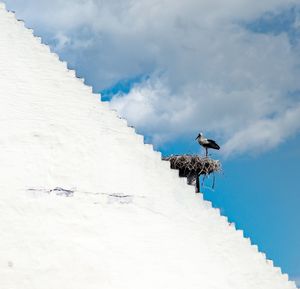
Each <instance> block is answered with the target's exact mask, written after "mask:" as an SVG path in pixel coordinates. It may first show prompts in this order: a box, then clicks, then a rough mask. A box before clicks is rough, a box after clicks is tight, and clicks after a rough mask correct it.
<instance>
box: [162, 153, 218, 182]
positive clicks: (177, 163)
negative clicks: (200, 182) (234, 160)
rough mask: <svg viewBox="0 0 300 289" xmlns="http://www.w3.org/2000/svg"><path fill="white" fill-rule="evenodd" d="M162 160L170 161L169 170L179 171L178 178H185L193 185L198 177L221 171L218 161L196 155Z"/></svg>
mask: <svg viewBox="0 0 300 289" xmlns="http://www.w3.org/2000/svg"><path fill="white" fill-rule="evenodd" d="M163 160H165V161H170V163H171V168H172V169H177V170H179V176H180V177H186V178H187V179H188V183H189V184H194V183H195V180H196V179H197V178H198V177H199V176H200V175H209V174H211V173H214V172H219V171H221V164H220V162H219V161H218V160H213V159H210V158H208V157H199V156H198V155H172V156H170V157H166V158H163Z"/></svg>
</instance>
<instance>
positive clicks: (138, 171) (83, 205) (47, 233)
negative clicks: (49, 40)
mask: <svg viewBox="0 0 300 289" xmlns="http://www.w3.org/2000/svg"><path fill="white" fill-rule="evenodd" d="M99 65H101V64H99ZM0 131H1V134H0V212H1V218H0V288H1V289H20V288H22V289H33V288H37V289H52V288H53V289H54V288H56V289H57V288H64V289H75V288H78V289H82V288H85V289H92V288H98V289H99V288H101V289H102V288H109V289H119V288H120V289H134V288H143V289H144V288H155V289H160V288H162V289H168V288H170V289H171V288H172V289H176V288H180V289H182V288H197V289H199V288H205V289H227V288H228V289H229V288H230V289H244V288H245V289H250V288H251V289H253V288H257V289H260V288H261V289H269V288H270V289H285V288H296V286H295V285H294V283H292V282H289V281H288V280H287V276H286V275H282V274H281V272H280V270H279V269H278V268H274V267H273V266H272V264H271V263H272V262H271V261H266V259H265V256H264V255H263V254H261V253H258V252H257V249H256V247H255V246H251V245H250V242H249V240H247V239H245V238H243V236H242V233H241V232H240V231H236V230H235V229H234V228H233V227H231V226H230V225H229V224H228V223H227V221H226V218H224V217H221V216H220V214H219V212H218V211H217V210H215V209H212V208H211V205H210V203H208V202H205V201H203V199H202V195H201V194H198V195H195V194H194V189H193V187H191V186H187V185H186V184H185V179H180V178H178V176H177V175H178V173H177V172H176V171H172V170H170V169H169V164H168V163H166V162H163V161H161V160H160V157H161V156H160V154H159V153H158V152H154V151H153V150H152V146H150V145H144V143H143V138H142V137H141V136H139V135H137V134H135V132H134V130H133V129H132V128H129V127H127V125H126V122H125V121H124V120H120V119H119V118H118V117H117V116H116V114H115V113H114V112H112V111H110V110H109V109H108V107H107V105H106V104H105V103H101V102H100V101H99V99H98V96H97V95H95V94H93V93H92V91H91V88H89V87H87V86H85V85H84V84H83V82H82V80H80V79H77V78H76V77H75V74H74V72H73V71H70V70H68V69H67V66H66V64H65V63H62V62H60V61H59V59H58V57H57V56H56V55H55V54H53V53H50V51H49V48H48V47H46V46H45V45H42V44H41V43H40V41H39V39H38V38H35V37H34V36H33V35H32V31H30V30H29V29H26V28H24V25H23V23H22V22H19V21H17V20H16V19H15V16H14V15H13V14H12V13H8V12H7V11H6V10H5V7H4V5H2V4H0ZM55 187H62V188H64V189H72V190H73V191H74V194H72V196H69V197H67V196H61V195H59V193H61V192H58V191H52V192H50V190H51V189H54V188H55ZM113 194H118V195H119V197H117V196H113Z"/></svg>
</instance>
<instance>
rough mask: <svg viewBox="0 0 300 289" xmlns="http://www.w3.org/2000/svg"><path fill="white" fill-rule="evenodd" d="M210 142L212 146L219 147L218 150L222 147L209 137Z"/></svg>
mask: <svg viewBox="0 0 300 289" xmlns="http://www.w3.org/2000/svg"><path fill="white" fill-rule="evenodd" d="M208 142H209V144H210V145H211V147H212V148H214V149H217V150H219V149H220V146H219V145H218V144H217V143H216V142H215V141H214V140H213V139H208Z"/></svg>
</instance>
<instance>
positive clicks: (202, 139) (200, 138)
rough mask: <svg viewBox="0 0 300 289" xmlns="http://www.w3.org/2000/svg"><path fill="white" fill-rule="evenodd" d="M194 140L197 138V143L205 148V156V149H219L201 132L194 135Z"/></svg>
mask: <svg viewBox="0 0 300 289" xmlns="http://www.w3.org/2000/svg"><path fill="white" fill-rule="evenodd" d="M196 140H198V143H199V144H200V145H201V146H203V147H204V148H205V156H206V157H207V150H208V149H209V148H210V149H215V150H219V149H220V146H219V145H218V144H217V143H216V142H215V141H214V140H212V139H207V138H205V137H204V136H203V134H202V132H200V133H199V134H198V136H197V137H196Z"/></svg>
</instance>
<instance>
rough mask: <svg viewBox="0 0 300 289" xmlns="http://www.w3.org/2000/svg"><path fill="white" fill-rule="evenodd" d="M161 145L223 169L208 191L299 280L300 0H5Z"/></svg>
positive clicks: (164, 149) (148, 138)
mask: <svg viewBox="0 0 300 289" xmlns="http://www.w3.org/2000/svg"><path fill="white" fill-rule="evenodd" d="M4 2H5V3H6V6H7V8H8V9H9V10H13V11H16V15H17V18H19V19H23V20H24V21H25V23H26V26H27V27H29V28H33V29H34V33H35V35H37V36H41V37H42V40H43V42H44V43H46V44H48V45H50V47H51V49H52V51H54V52H56V53H57V54H58V55H59V57H60V59H62V60H64V61H67V62H68V66H69V68H71V69H75V70H76V71H77V75H78V76H80V77H83V78H84V79H85V83H86V84H88V85H91V86H92V87H93V90H94V92H95V93H99V94H101V97H102V100H104V101H109V102H110V103H111V107H112V108H114V109H116V110H118V112H119V114H120V115H121V116H123V117H125V118H126V119H127V120H128V123H129V124H130V125H133V126H135V127H136V130H137V131H138V132H139V133H141V134H144V135H145V138H146V141H147V142H149V143H153V144H154V146H155V148H156V149H157V150H160V151H161V152H162V153H163V155H170V154H182V153H199V154H203V153H204V152H203V150H201V148H200V147H199V145H198V144H197V143H196V142H195V137H196V136H197V134H198V133H199V132H200V131H202V132H203V133H204V134H205V135H207V136H208V137H209V138H213V139H215V140H216V141H217V142H218V143H219V144H220V145H221V150H220V152H215V151H211V156H212V157H213V158H217V159H220V160H221V162H222V167H223V171H222V173H221V174H218V175H217V180H216V187H215V189H214V190H212V189H211V188H210V182H211V179H207V180H206V181H205V187H204V188H203V190H204V196H205V198H206V199H208V200H211V201H212V203H213V205H214V206H215V207H219V208H220V209H221V212H222V214H224V215H226V216H228V218H229V220H230V222H234V223H235V224H236V226H237V228H239V229H243V230H244V233H245V235H246V236H247V237H251V240H252V242H253V243H254V244H257V245H258V247H259V249H260V250H261V251H263V252H265V253H266V254H267V257H268V258H270V259H272V260H274V263H275V264H276V265H277V266H280V267H281V268H282V270H283V272H286V273H288V274H289V276H290V278H291V279H293V280H296V281H297V282H298V286H300V249H299V248H300V232H299V228H300V210H299V208H300V189H299V185H298V182H297V181H298V179H299V177H300V134H299V132H300V81H299V79H300V1H299V0H297V1H296V0H272V1H271V0H261V1H253V0H227V1H222V0H186V1H179V0H160V1H157V0H122V1H121V0H110V1H108V0H72V1H71V0H52V1H44V0H39V1H37V0H28V1H21V0H5V1H4Z"/></svg>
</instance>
